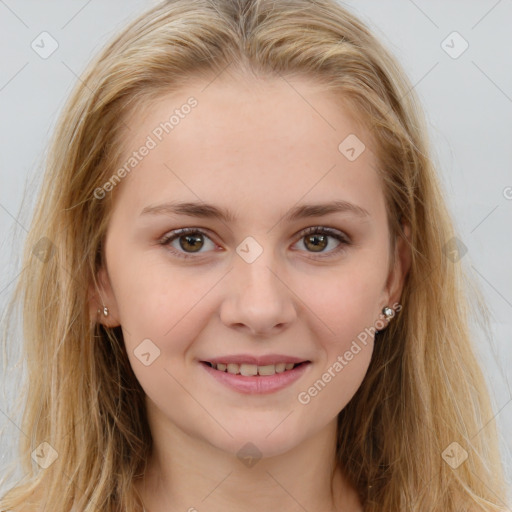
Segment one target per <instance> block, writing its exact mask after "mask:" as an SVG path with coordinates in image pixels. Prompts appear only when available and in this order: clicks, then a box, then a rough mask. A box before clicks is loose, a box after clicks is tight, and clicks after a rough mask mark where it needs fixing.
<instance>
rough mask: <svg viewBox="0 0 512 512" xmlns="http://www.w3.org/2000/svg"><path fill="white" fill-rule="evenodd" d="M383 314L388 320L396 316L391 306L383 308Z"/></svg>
mask: <svg viewBox="0 0 512 512" xmlns="http://www.w3.org/2000/svg"><path fill="white" fill-rule="evenodd" d="M382 314H383V315H384V316H385V317H386V320H390V319H391V318H393V317H394V316H395V312H394V311H393V310H392V309H391V308H390V307H389V306H384V307H383V308H382Z"/></svg>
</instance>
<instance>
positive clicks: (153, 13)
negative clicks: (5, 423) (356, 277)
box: [0, 0, 506, 512]
mask: <svg viewBox="0 0 512 512" xmlns="http://www.w3.org/2000/svg"><path fill="white" fill-rule="evenodd" d="M227 66H231V69H239V70H250V71H251V72H255V73H257V74H259V75H261V76H269V77H277V76H284V77H285V76H290V75H296V76H306V77H313V78H315V79H316V80H319V81H321V83H322V84H325V87H326V90H332V91H335V92H336V94H338V95H339V97H340V98H342V99H343V100H344V101H345V103H346V104H349V105H351V107H352V108H353V109H354V112H357V115H358V119H360V120H361V121H362V122H363V123H364V124H365V126H366V127H367V128H368V130H369V132H370V133H371V134H372V137H374V140H375V148H376V155H377V157H378V162H379V172H380V174H381V176H382V180H383V184H384V192H385V197H386V202H387V209H388V215H389V224H390V230H391V235H392V239H393V240H396V238H397V237H403V236H404V233H403V230H402V223H401V221H404V220H405V221H406V222H407V223H408V224H409V225H410V228H411V234H410V248H411V252H412V262H411V267H410V271H409V274H408V277H407V281H406V283H405V287H404V290H403V294H402V297H401V304H402V310H401V311H400V313H398V314H397V316H396V318H395V319H394V320H393V322H392V323H391V324H390V326H389V328H388V329H386V330H385V331H383V332H380V333H378V334H377V335H376V336H377V340H376V344H375V349H374V354H373V357H372V361H371V363H370V367H369V369H368V372H367V375H366V377H365V379H364V381H363V383H362V385H361V387H360V389H359V390H358V391H357V393H356V395H355V396H354V397H353V399H352V400H351V401H350V403H349V404H348V405H347V406H346V407H345V408H344V410H343V411H341V413H340V414H339V419H338V432H339V435H338V444H337V457H338V460H339V462H340V464H342V465H343V468H344V470H345V472H346V474H347V476H348V478H349V479H350V481H351V482H352V483H353V485H354V486H355V487H356V489H357V490H358V492H359V495H360V497H361V500H362V502H363V504H364V510H365V511H366V512H377V511H378V512H400V511H408V512H413V511H417V512H426V511H442V512H461V511H468V510H472V511H473V510H474V511H477V510H483V511H498V510H502V511H503V510H505V506H506V503H505V500H506V497H505V492H506V491H505V483H504V478H503V470H502V465H501V460H500V456H499V452H498V437H497V434H496V431H495V425H494V421H493V420H492V418H493V411H492V407H491V402H490V399H489V395H488V392H487V387H486V382H485V380H484V377H483V375H482V372H481V369H480V367H479V364H478V362H477V359H476V357H475V355H474V350H473V346H472V341H471V337H470V331H469V327H468V320H469V315H470V313H471V311H472V309H471V308H472V307H474V306H475V304H473V302H472V301H471V300H470V294H474V293H476V289H474V288H472V289H469V288H467V286H466V283H467V282H468V279H467V277H466V276H465V273H464V270H463V268H462V263H461V262H455V261H452V260H451V259H450V258H448V257H447V254H449V251H447V247H450V244H453V240H454V237H455V231H454V228H453V223H452V220H451V218H450V215H449V212H448V209H447V207H446V203H445V199H444V198H443V195H442V192H441V190H440V187H439V183H438V178H437V176H436V172H435V168H434V165H433V163H432V157H431V156H430V149H429V147H428V139H427V129H426V126H425V121H424V119H423V114H422V111H421V108H420V106H419V103H418V100H417V98H416V96H415V93H414V90H413V88H412V87H411V85H410V83H409V82H408V80H407V78H406V77H405V76H404V73H403V71H402V70H401V68H400V66H399V65H398V63H397V62H396V61H395V60H394V58H393V57H392V56H391V55H390V54H389V53H388V51H387V50H386V49H385V48H384V47H383V46H382V45H381V44H380V43H379V42H378V41H377V40H376V39H375V37H374V36H373V35H372V34H371V32H370V31H369V30H368V28H367V27H366V26H365V25H364V24H363V23H361V22H360V21H359V20H358V19H357V18H356V17H354V15H352V14H351V13H350V12H349V11H347V10H345V9H343V8H342V7H341V6H340V5H338V4H337V3H336V2H335V1H334V0H315V1H308V0H280V1H277V2H276V1H272V0H211V1H208V0H194V1H193V2H191V1H190V0H170V1H164V2H162V3H160V4H158V5H157V6H155V7H153V8H151V9H150V10H148V11H147V12H145V13H144V14H142V15H141V16H140V17H139V18H137V19H136V20H135V21H133V22H132V23H131V24H130V25H129V26H128V27H127V28H126V29H125V30H124V31H123V32H122V33H121V34H120V35H118V36H117V37H116V38H115V39H114V40H113V41H112V42H110V44H108V46H106V47H105V49H104V50H103V51H102V52H101V54H99V55H98V56H97V57H96V58H95V59H94V60H93V61H92V62H91V63H90V65H89V67H88V69H87V71H86V73H85V74H84V75H83V76H82V78H81V80H80V81H79V83H78V84H77V86H76V87H75V89H74V91H73V93H72V95H71V97H70V99H69V100H68V103H67V105H66V106H65V108H64V111H63V114H62V116H61V118H60V121H59V124H58V126H57V129H56V132H55V135H54V139H53V142H52V146H51V148H50V151H49V155H48V158H47V162H46V173H45V177H44V183H43V186H42V190H41V193H40V195H39V198H38V201H37V205H36V208H35V212H34V217H33V221H32V225H31V229H30V232H29V234H28V236H27V239H26V247H25V251H24V259H23V268H24V271H23V273H22V274H21V276H20V279H19V282H18V284H17V288H16V292H15V294H14V296H13V300H12V303H11V306H10V311H11V316H12V317H14V313H13V312H14V310H15V307H16V304H21V305H22V308H23V309H22V314H23V328H24V331H23V333H24V346H23V350H24V359H25V360H26V363H27V375H28V377H27V386H26V389H25V393H26V397H27V398H26V404H25V408H24V414H23V421H22V425H21V428H22V430H23V432H26V433H28V437H21V442H20V456H21V459H20V461H21V464H22V467H23V471H24V473H25V477H24V478H23V480H22V481H20V482H18V484H17V485H16V486H14V487H13V488H11V489H10V490H9V492H8V493H7V494H6V495H5V496H4V497H3V498H2V499H1V500H0V509H1V510H18V509H19V508H20V507H21V506H23V507H24V508H23V510H30V508H29V506H28V504H29V503H31V502H32V501H33V502H34V503H36V500H35V498H34V497H36V496H37V497H38V499H40V500H41V502H40V503H39V505H40V506H39V507H34V509H35V510H37V509H41V505H42V504H44V507H45V508H44V509H45V510H52V511H55V512H68V511H69V510H77V511H78V510H79V511H81V512H97V511H98V510H102V511H112V512H113V511H132V510H142V504H141V502H140V499H139V498H138V496H137V494H136V492H135V489H134V485H133V482H134V480H135V479H137V478H139V477H140V476H141V475H142V473H143V471H144V467H145V462H146V460H147V458H148V456H149V454H150V452H151V434H150V430H149V427H148V424H147V421H146V415H145V405H144V392H143V390H142V388H141V386H140V385H139V383H138V381H137V379H136V378H135V375H134V373H133V371H132V369H131V367H130V364H129V361H128V357H127V354H126V351H125V347H124V343H123V338H122V332H121V330H120V328H114V329H108V328H103V327H102V326H101V325H99V324H98V323H95V322H91V319H90V317H89V298H90V296H89V289H90V286H91V283H92V285H93V286H97V281H96V273H97V271H98V269H99V268H100V265H101V264H102V240H103V237H104V234H105V231H106V227H107V224H108V221H109V216H110V213H111V210H112V196H111V195H107V197H105V198H104V199H102V200H100V199H98V198H96V197H95V194H94V191H95V189H97V188H98V187H101V186H102V185H103V184H104V183H105V182H106V181H108V179H109V178H110V177H111V176H112V175H113V173H114V171H115V170H116V169H117V166H118V165H119V159H120V155H121V151H122V141H123V136H124V134H125V131H126V129H127V128H126V126H125V125H124V123H123V120H124V119H126V116H127V115H128V114H129V113H130V112H133V111H134V109H136V108H140V107H141V106H143V105H144V104H145V103H146V102H148V101H150V100H151V99H153V98H156V97H158V96H161V95H164V94H165V93H167V92H170V91H171V90H174V89H179V88H180V87H183V85H184V84H185V83H186V81H187V79H188V78H189V77H191V76H197V75H198V74H204V76H207V75H208V76H214V75H215V74H218V73H221V72H222V71H223V70H225V69H226V67H227ZM36 247H38V249H37V251H35V250H34V248H36ZM41 248H42V249H44V250H43V251H41ZM476 305H477V306H478V308H479V309H478V314H482V309H481V306H482V305H483V304H481V303H477V304H476ZM6 331H9V329H6ZM6 339H8V337H5V339H4V342H5V340H6ZM41 443H47V444H44V445H41ZM452 443H457V444H452ZM36 449H38V450H40V452H41V454H49V456H50V457H51V455H52V454H53V455H55V454H57V458H56V459H55V460H54V461H53V463H52V464H51V465H49V466H48V467H47V468H45V469H42V468H40V467H39V466H38V465H37V464H36V463H35V462H34V461H33V459H32V457H31V454H32V452H33V451H34V450H36ZM52 450H54V452H53V451H52ZM461 454H462V455H464V457H465V454H467V459H466V460H464V461H463V462H462V463H460V465H458V467H454V466H455V465H453V464H452V465H451V464H449V460H450V457H451V458H452V459H453V457H454V456H455V455H456V456H457V457H458V458H459V459H461V460H462V459H463V458H464V457H460V456H461ZM53 458H54V457H53Z"/></svg>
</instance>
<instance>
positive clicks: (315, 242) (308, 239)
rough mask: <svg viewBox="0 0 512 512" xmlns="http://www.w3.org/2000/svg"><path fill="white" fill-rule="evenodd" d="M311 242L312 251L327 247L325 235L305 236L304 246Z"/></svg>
mask: <svg viewBox="0 0 512 512" xmlns="http://www.w3.org/2000/svg"><path fill="white" fill-rule="evenodd" d="M319 240H320V242H319ZM309 242H311V243H312V244H313V245H312V247H313V249H312V250H313V251H314V252H320V251H322V250H323V249H325V248H326V247H327V236H326V235H318V234H317V235H310V236H308V237H306V246H307V245H308V243H309Z"/></svg>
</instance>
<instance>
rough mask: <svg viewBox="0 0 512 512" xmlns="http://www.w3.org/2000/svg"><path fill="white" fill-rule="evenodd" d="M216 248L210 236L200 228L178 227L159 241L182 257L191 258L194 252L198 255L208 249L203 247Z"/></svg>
mask: <svg viewBox="0 0 512 512" xmlns="http://www.w3.org/2000/svg"><path fill="white" fill-rule="evenodd" d="M207 242H208V243H209V244H210V249H215V244H214V243H213V241H212V240H211V239H210V237H209V236H208V235H207V234H206V233H205V232H203V231H202V230H201V229H199V228H183V229H177V230H175V231H172V232H171V233H168V234H167V235H165V236H164V237H163V238H162V239H161V240H160V241H159V243H160V244H161V245H165V246H167V247H169V250H170V251H171V252H172V253H173V254H174V255H176V256H178V257H180V258H191V257H193V256H192V255H193V254H194V253H197V254H198V255H200V254H203V253H204V252H207V251H202V250H201V249H203V248H205V247H206V249H208V243H207Z"/></svg>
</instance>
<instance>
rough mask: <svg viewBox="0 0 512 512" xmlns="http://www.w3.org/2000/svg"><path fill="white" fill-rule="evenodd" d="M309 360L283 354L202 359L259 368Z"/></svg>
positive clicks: (239, 355) (240, 355)
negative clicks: (252, 365)
mask: <svg viewBox="0 0 512 512" xmlns="http://www.w3.org/2000/svg"><path fill="white" fill-rule="evenodd" d="M307 361H308V359H304V358H302V359H301V358H299V357H293V356H286V355H283V354H266V355H262V356H252V355H250V354H238V355H230V356H219V357H212V358H205V359H201V362H208V363H215V364H218V363H225V364H229V363H238V364H255V365H258V366H266V365H269V364H279V363H294V364H298V363H304V362H307Z"/></svg>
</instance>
